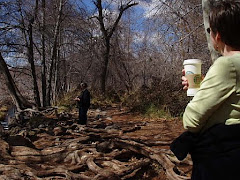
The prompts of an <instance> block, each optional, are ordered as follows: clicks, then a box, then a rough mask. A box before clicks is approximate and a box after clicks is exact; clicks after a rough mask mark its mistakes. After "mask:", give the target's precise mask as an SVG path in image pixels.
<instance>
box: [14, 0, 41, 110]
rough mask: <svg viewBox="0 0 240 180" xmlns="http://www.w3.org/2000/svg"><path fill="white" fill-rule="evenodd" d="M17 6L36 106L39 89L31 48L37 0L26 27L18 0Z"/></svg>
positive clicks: (38, 103)
mask: <svg viewBox="0 0 240 180" xmlns="http://www.w3.org/2000/svg"><path fill="white" fill-rule="evenodd" d="M18 6H19V9H20V15H21V23H20V25H22V28H21V30H22V33H23V37H24V39H25V44H26V47H27V57H28V62H29V64H30V66H31V72H32V81H33V92H34V100H35V103H36V105H37V106H38V107H40V106H41V102H40V94H39V89H38V84H37V76H36V70H35V63H34V50H33V48H34V47H33V44H34V42H33V23H34V21H35V19H36V17H37V12H38V0H36V1H35V8H34V13H33V14H30V13H29V19H28V20H27V21H28V25H27V26H28V27H26V25H25V24H26V23H25V17H24V15H23V12H22V11H23V10H22V2H21V1H18Z"/></svg>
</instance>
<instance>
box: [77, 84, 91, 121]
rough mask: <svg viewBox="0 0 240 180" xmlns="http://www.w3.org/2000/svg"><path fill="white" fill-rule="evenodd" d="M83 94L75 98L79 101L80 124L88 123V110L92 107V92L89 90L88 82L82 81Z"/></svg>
mask: <svg viewBox="0 0 240 180" xmlns="http://www.w3.org/2000/svg"><path fill="white" fill-rule="evenodd" d="M80 87H81V90H82V92H81V95H80V96H78V97H76V98H75V99H74V100H75V101H77V102H78V108H79V122H78V123H79V124H82V125H86V124H87V111H88V109H89V107H90V92H89V91H88V90H87V87H88V86H87V83H81V85H80Z"/></svg>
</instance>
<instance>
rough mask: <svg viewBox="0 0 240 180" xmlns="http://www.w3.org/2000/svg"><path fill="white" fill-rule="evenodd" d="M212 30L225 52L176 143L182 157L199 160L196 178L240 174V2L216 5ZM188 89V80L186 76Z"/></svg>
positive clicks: (220, 179) (216, 179)
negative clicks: (184, 130) (189, 155)
mask: <svg viewBox="0 0 240 180" xmlns="http://www.w3.org/2000/svg"><path fill="white" fill-rule="evenodd" d="M209 22H210V27H209V28H208V29H207V32H208V33H210V38H211V41H212V44H213V47H214V48H215V50H216V51H218V52H219V53H221V55H222V56H221V57H219V58H218V59H217V60H216V61H215V62H214V63H213V65H212V66H211V68H210V69H209V71H208V72H207V74H206V77H205V78H204V80H203V81H202V83H201V86H200V89H199V90H198V92H197V93H196V95H195V96H194V97H193V99H192V100H191V101H190V102H189V103H188V105H187V107H186V109H185V112H184V115H183V125H184V128H185V129H186V130H187V131H186V132H184V133H183V134H182V135H181V136H179V137H178V138H177V139H176V140H174V142H173V143H172V144H171V150H172V151H173V152H174V154H175V155H176V156H177V158H178V159H179V160H183V159H184V158H185V157H186V155H187V154H188V153H190V154H191V157H192V160H193V170H192V178H191V179H192V180H228V179H229V180H238V179H240V171H239V163H240V2H232V1H216V2H213V3H212V4H211V8H210V17H209ZM182 80H183V82H182V84H183V85H184V89H187V87H188V82H187V79H186V77H185V76H183V77H182Z"/></svg>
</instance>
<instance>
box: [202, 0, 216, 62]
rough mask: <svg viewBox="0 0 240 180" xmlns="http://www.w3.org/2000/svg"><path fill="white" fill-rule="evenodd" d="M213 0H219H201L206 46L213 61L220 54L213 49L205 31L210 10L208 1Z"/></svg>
mask: <svg viewBox="0 0 240 180" xmlns="http://www.w3.org/2000/svg"><path fill="white" fill-rule="evenodd" d="M213 1H219V0H202V9H203V22H204V28H205V32H206V37H207V42H208V48H209V50H210V54H211V58H212V61H213V62H214V61H215V60H216V59H217V58H218V57H219V56H220V54H219V53H218V52H217V51H215V49H214V48H213V45H212V43H211V40H210V34H209V33H207V28H209V11H210V9H209V6H210V3H211V2H213Z"/></svg>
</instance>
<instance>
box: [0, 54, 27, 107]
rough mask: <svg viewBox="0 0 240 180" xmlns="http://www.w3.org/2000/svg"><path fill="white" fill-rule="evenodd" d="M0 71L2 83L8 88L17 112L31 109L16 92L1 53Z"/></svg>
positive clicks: (16, 89) (17, 91) (18, 92)
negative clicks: (2, 77)
mask: <svg viewBox="0 0 240 180" xmlns="http://www.w3.org/2000/svg"><path fill="white" fill-rule="evenodd" d="M0 70H1V72H2V73H3V76H4V81H5V83H6V85H7V87H8V90H9V93H10V95H11V97H12V100H13V102H14V104H15V105H16V107H17V110H23V109H25V108H28V107H32V104H31V103H29V102H28V101H27V100H26V99H25V98H24V97H23V96H22V94H21V93H20V91H19V90H18V88H17V86H16V84H15V82H14V80H13V78H12V76H11V74H10V72H9V70H8V67H7V64H6V62H5V61H4V59H3V57H2V55H1V53H0Z"/></svg>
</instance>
